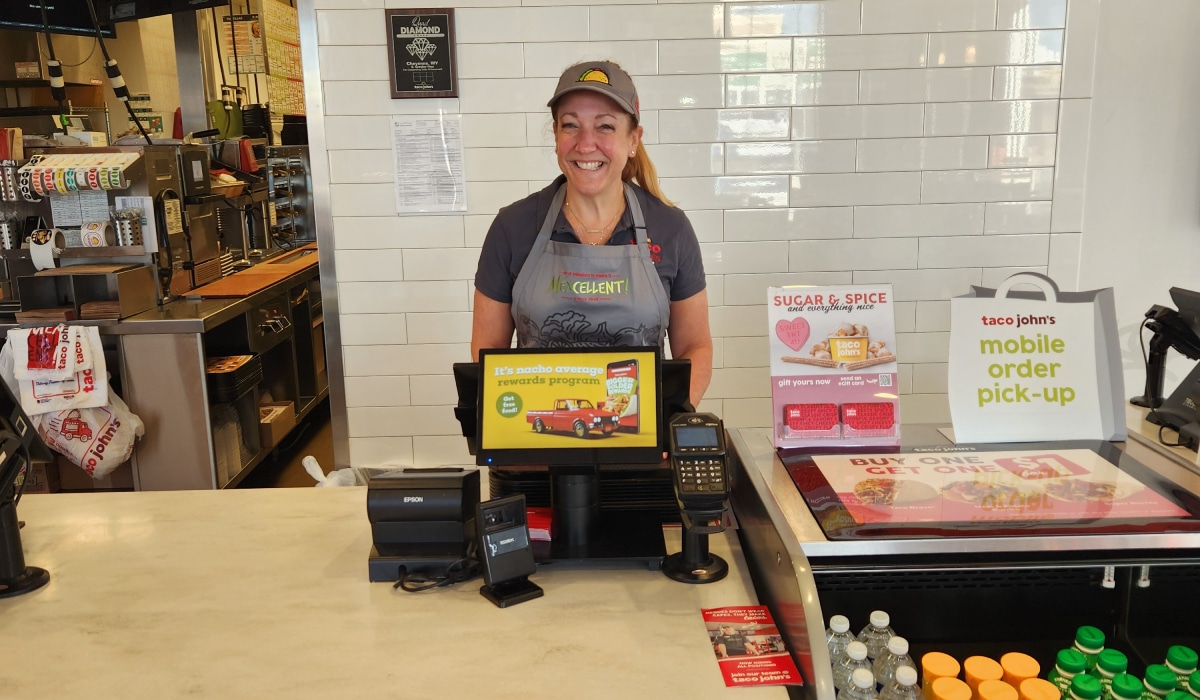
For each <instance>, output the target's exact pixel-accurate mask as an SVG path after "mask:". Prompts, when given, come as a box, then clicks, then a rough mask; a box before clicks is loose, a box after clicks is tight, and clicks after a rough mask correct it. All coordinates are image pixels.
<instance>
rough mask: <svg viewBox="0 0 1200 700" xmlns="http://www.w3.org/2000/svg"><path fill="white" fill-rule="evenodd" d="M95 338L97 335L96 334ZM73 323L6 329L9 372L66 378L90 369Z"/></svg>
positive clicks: (89, 359) (88, 355)
mask: <svg viewBox="0 0 1200 700" xmlns="http://www.w3.org/2000/svg"><path fill="white" fill-rule="evenodd" d="M96 337H97V338H99V335H97V336H96ZM89 340H90V337H88V338H83V337H81V336H80V329H79V327H77V326H67V325H65V324H61V323H60V324H58V325H57V326H44V327H42V328H14V329H12V330H10V331H8V341H9V343H11V344H12V347H13V375H14V376H15V377H16V378H17V379H43V380H45V379H54V380H59V381H62V380H66V379H71V378H72V377H74V376H75V373H76V372H79V371H81V370H85V369H91V368H92V357H91V353H90V352H89V351H88V350H87V348H86V344H87V342H88V341H89Z"/></svg>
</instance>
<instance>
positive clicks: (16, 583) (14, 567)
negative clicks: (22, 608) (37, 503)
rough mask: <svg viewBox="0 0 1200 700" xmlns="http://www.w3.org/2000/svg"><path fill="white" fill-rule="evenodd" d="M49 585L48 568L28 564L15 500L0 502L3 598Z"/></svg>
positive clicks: (0, 576)
mask: <svg viewBox="0 0 1200 700" xmlns="http://www.w3.org/2000/svg"><path fill="white" fill-rule="evenodd" d="M49 582H50V573H49V572H47V571H46V570H45V569H39V568H37V567H35V566H26V565H25V550H24V549H22V547H21V525H20V523H18V522H17V506H16V504H15V503H13V501H12V500H6V501H5V502H4V503H0V598H8V597H9V596H15V595H21V594H23V593H28V592H30V591H32V590H36V589H38V588H41V587H42V586H44V585H46V584H47V583H49Z"/></svg>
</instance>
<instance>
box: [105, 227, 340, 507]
mask: <svg viewBox="0 0 1200 700" xmlns="http://www.w3.org/2000/svg"><path fill="white" fill-rule="evenodd" d="M294 255H297V256H298V255H299V254H294ZM316 257H317V256H316V254H315V250H314V251H312V252H311V254H307V255H305V258H306V259H307V261H308V262H309V263H310V264H306V265H299V264H298V265H297V266H294V267H293V266H288V265H286V264H285V265H280V266H273V264H272V263H264V264H262V265H260V266H259V267H264V268H273V269H267V270H262V271H258V270H256V269H255V268H251V269H250V270H246V271H245V272H240V273H238V274H236V275H233V276H231V277H226V278H223V279H221V280H219V281H218V282H216V283H214V285H219V284H222V283H225V284H226V285H229V284H233V283H239V284H241V285H242V286H243V287H245V288H246V289H247V290H249V289H255V290H256V291H251V292H250V293H247V294H242V295H239V296H230V297H223V298H187V299H179V300H176V301H173V302H170V303H169V304H166V305H164V306H161V307H158V308H155V309H152V310H150V311H147V312H145V313H142V314H138V315H137V316H133V317H130V318H127V319H124V320H122V321H121V322H120V323H118V324H115V325H113V326H111V327H109V328H105V329H104V331H103V332H105V333H109V334H115V335H117V336H119V350H120V366H121V386H122V389H123V391H124V392H125V393H124V394H123V396H122V397H123V398H124V399H125V401H126V403H128V404H129V407H130V409H131V410H132V411H133V412H134V413H136V414H137V415H138V416H139V417H141V419H142V420H143V421H144V422H145V424H146V434H145V436H144V437H143V438H142V439H141V440H139V441H138V443H137V445H136V447H135V449H134V456H133V460H132V468H133V483H134V486H135V488H137V489H138V490H146V491H158V490H167V489H213V488H226V487H231V486H235V485H237V483H238V482H240V481H241V480H242V479H243V478H244V477H245V476H246V475H247V474H248V473H249V472H250V471H251V470H252V469H253V468H254V467H255V466H256V465H257V464H258V463H259V462H261V461H262V459H263V458H265V457H266V456H267V455H268V454H270V452H271V450H272V449H273V448H274V446H275V445H274V444H266V442H264V440H263V439H262V436H260V428H259V405H260V403H262V402H263V401H266V400H268V399H269V400H270V401H271V402H273V403H278V404H285V403H290V404H291V405H292V408H291V414H290V416H292V417H294V418H292V422H293V423H298V422H299V421H301V420H303V419H304V417H305V416H307V415H308V413H309V412H311V411H312V409H313V408H315V407H316V406H317V404H319V403H320V401H321V400H322V399H324V398H325V396H326V395H327V394H328V391H329V382H328V374H327V372H326V363H325V335H324V315H323V311H322V304H321V288H320V279H319V276H318V266H317V265H316ZM267 275H269V277H268V276H267ZM244 276H245V277H244ZM256 280H257V281H256ZM247 285H249V286H247ZM245 355H253V356H255V358H256V361H257V363H258V364H259V365H261V379H259V380H258V381H257V382H254V383H253V385H252V386H251V385H246V386H243V387H240V389H241V391H239V393H238V395H236V396H228V397H223V396H217V395H214V394H213V392H212V388H211V387H210V386H209V383H208V377H207V373H206V370H207V363H208V360H209V359H211V358H215V357H236V356H245ZM264 434H265V433H264ZM270 437H271V438H272V439H275V438H278V437H280V436H279V435H276V434H275V433H272V434H271V435H270ZM276 442H277V440H276Z"/></svg>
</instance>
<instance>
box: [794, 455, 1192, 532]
mask: <svg viewBox="0 0 1200 700" xmlns="http://www.w3.org/2000/svg"><path fill="white" fill-rule="evenodd" d="M1017 448H1020V449H1017ZM929 449H933V448H926V449H920V448H916V449H914V451H901V452H886V453H883V452H881V453H861V454H845V453H842V454H830V455H813V454H796V455H790V456H789V455H788V454H787V451H780V458H781V460H782V461H783V464H784V466H785V468H786V469H787V471H788V473H789V475H790V476H791V478H792V481H794V482H795V484H796V486H797V487H798V488H799V489H800V492H801V494H802V495H803V496H804V499H805V502H806V503H807V504H808V506H809V509H810V510H812V512H813V516H814V517H815V518H816V519H817V521H818V522H819V523H820V524H821V528H822V529H823V530H824V532H825V534H826V536H827V537H829V538H830V539H835V540H836V539H865V538H870V539H875V538H919V537H945V536H957V537H962V536H970V537H979V536H985V537H986V536H1012V535H1047V534H1063V533H1075V534H1084V533H1115V532H1192V531H1200V499H1197V498H1196V497H1195V495H1193V494H1190V493H1188V492H1187V491H1186V490H1184V489H1182V488H1180V487H1179V486H1177V485H1176V484H1174V483H1172V482H1170V481H1168V480H1166V479H1164V478H1163V477H1162V476H1160V475H1158V474H1157V473H1155V472H1154V471H1153V470H1151V469H1149V468H1148V467H1146V466H1145V465H1143V464H1141V463H1140V462H1138V461H1137V460H1135V459H1133V458H1131V457H1129V456H1128V455H1126V454H1125V453H1124V452H1122V451H1121V450H1120V449H1118V448H1117V447H1116V446H1114V445H1113V444H1111V443H1107V442H1058V443H1036V444H1034V443H1027V444H1022V445H971V446H961V445H960V446H956V447H955V448H954V449H953V451H941V452H938V451H927V450H929Z"/></svg>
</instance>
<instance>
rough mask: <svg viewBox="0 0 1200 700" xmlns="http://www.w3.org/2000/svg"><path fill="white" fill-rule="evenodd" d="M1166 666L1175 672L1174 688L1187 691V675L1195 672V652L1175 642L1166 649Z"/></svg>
mask: <svg viewBox="0 0 1200 700" xmlns="http://www.w3.org/2000/svg"><path fill="white" fill-rule="evenodd" d="M1166 666H1167V668H1169V669H1171V670H1172V671H1174V672H1175V690H1182V691H1184V692H1187V689H1188V676H1190V675H1192V674H1193V673H1195V672H1196V652H1195V651H1193V650H1192V649H1191V647H1185V646H1183V645H1180V644H1176V645H1175V646H1173V647H1170V648H1169V649H1167V663H1166Z"/></svg>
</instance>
